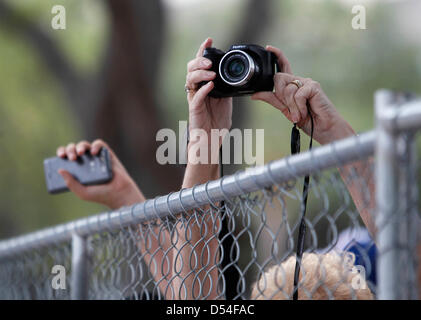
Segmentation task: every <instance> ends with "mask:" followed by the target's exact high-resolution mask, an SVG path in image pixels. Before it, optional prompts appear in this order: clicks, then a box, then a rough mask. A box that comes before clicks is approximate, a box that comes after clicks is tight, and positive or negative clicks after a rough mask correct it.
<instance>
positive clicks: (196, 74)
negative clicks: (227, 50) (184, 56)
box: [186, 38, 232, 143]
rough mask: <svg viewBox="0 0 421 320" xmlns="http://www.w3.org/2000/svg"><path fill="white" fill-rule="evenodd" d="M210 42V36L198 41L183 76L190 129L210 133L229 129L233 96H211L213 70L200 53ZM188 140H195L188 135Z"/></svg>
mask: <svg viewBox="0 0 421 320" xmlns="http://www.w3.org/2000/svg"><path fill="white" fill-rule="evenodd" d="M211 45H212V39H210V38H208V39H206V40H205V41H204V42H203V43H202V44H201V46H200V48H199V50H198V52H197V54H196V58H195V59H193V60H191V61H190V62H189V63H188V64H187V76H186V91H187V100H188V103H189V130H190V132H191V130H192V129H202V130H205V131H206V132H207V133H209V134H208V136H209V137H210V132H211V130H212V129H220V130H222V129H228V130H229V129H230V128H231V123H232V98H231V97H225V98H214V97H211V96H210V95H209V93H210V92H211V91H212V89H213V88H214V85H215V84H214V82H213V80H214V79H215V78H216V73H215V72H214V71H212V61H211V60H209V59H207V58H205V57H203V53H204V51H205V49H207V48H209V47H210V46H211ZM204 82H206V84H205V85H203V83H204ZM190 143H195V141H194V140H192V139H191V140H190ZM208 143H210V141H209V142H208Z"/></svg>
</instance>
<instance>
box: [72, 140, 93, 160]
mask: <svg viewBox="0 0 421 320" xmlns="http://www.w3.org/2000/svg"><path fill="white" fill-rule="evenodd" d="M90 148H91V144H90V143H89V142H88V141H81V142H79V143H78V144H77V145H76V153H77V155H78V156H81V155H82V154H84V153H85V152H86V151H87V150H89V149H90Z"/></svg>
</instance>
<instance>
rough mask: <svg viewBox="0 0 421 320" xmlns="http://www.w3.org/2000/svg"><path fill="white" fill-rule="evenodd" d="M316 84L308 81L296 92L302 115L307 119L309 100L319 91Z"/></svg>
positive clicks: (296, 99) (295, 97)
mask: <svg viewBox="0 0 421 320" xmlns="http://www.w3.org/2000/svg"><path fill="white" fill-rule="evenodd" d="M316 86H317V85H316V84H312V83H311V82H307V83H305V84H304V86H303V87H301V88H300V89H299V90H297V92H296V93H295V96H294V99H295V101H296V104H297V106H298V108H299V110H300V113H301V115H302V119H307V115H308V108H307V102H308V101H309V100H310V99H311V98H312V97H313V96H314V93H315V92H317V88H316Z"/></svg>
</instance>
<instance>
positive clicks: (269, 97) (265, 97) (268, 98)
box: [251, 91, 283, 109]
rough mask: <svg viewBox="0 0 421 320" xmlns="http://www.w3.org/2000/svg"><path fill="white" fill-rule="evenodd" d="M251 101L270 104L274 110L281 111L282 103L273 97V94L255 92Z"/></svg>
mask: <svg viewBox="0 0 421 320" xmlns="http://www.w3.org/2000/svg"><path fill="white" fill-rule="evenodd" d="M251 99H252V100H261V101H264V102H266V103H269V104H271V105H272V106H274V107H275V108H278V109H281V108H282V107H283V105H282V102H281V101H279V99H278V98H277V97H276V96H275V94H274V93H273V92H266V91H262V92H257V93H255V94H253V95H252V96H251Z"/></svg>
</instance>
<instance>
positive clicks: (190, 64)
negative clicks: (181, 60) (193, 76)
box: [187, 60, 194, 71]
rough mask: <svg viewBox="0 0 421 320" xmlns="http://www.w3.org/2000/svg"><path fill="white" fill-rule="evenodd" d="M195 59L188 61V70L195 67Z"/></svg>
mask: <svg viewBox="0 0 421 320" xmlns="http://www.w3.org/2000/svg"><path fill="white" fill-rule="evenodd" d="M193 64H194V60H190V61H189V62H187V71H190V70H191V69H192V68H193Z"/></svg>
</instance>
